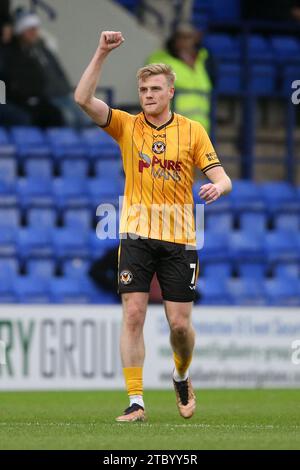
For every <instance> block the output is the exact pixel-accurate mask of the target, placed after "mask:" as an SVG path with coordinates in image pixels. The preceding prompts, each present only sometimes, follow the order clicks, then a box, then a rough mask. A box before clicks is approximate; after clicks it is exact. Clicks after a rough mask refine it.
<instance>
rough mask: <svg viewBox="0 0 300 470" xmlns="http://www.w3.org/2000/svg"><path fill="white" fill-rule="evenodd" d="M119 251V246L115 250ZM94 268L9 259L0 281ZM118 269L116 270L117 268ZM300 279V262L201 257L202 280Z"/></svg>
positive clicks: (76, 262) (86, 261)
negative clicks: (221, 260) (218, 260)
mask: <svg viewBox="0 0 300 470" xmlns="http://www.w3.org/2000/svg"><path fill="white" fill-rule="evenodd" d="M111 248H114V249H117V246H115V247H111ZM90 264H91V259H90V258H88V257H79V256H78V255H77V256H76V255H75V256H74V257H70V258H66V259H57V258H55V257H48V258H47V257H29V258H25V259H24V258H23V257H22V258H18V257H14V256H8V257H3V258H0V279H3V278H8V277H10V278H14V277H17V276H19V275H21V274H26V275H29V276H33V277H42V278H45V279H48V278H50V277H54V276H56V275H58V276H59V275H64V276H67V277H69V278H77V279H78V278H81V279H83V278H84V277H86V276H87V274H88V271H89V268H90ZM114 268H116V266H115V267H114ZM288 277H289V278H291V279H300V262H299V261H279V262H278V263H275V264H274V265H272V264H268V263H267V262H255V261H243V260H236V262H234V260H230V261H227V262H226V261H223V262H214V261H211V262H209V263H208V262H205V261H203V259H202V257H201V253H200V278H201V279H202V278H203V279H215V280H219V279H221V280H226V279H230V278H242V279H250V278H253V279H256V280H264V279H271V278H288Z"/></svg>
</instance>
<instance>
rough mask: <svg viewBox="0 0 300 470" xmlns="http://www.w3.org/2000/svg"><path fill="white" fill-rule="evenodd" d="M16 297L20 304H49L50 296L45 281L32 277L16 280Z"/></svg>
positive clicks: (19, 277)
mask: <svg viewBox="0 0 300 470" xmlns="http://www.w3.org/2000/svg"><path fill="white" fill-rule="evenodd" d="M14 291H15V295H16V297H17V299H18V301H19V302H20V303H26V304H47V303H49V302H50V294H49V290H48V286H47V282H46V281H45V279H41V278H40V277H31V276H18V277H17V278H16V279H15V280H14Z"/></svg>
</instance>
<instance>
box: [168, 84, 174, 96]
mask: <svg viewBox="0 0 300 470" xmlns="http://www.w3.org/2000/svg"><path fill="white" fill-rule="evenodd" d="M174 94H175V88H174V87H173V86H171V87H170V88H169V97H170V99H172V98H174Z"/></svg>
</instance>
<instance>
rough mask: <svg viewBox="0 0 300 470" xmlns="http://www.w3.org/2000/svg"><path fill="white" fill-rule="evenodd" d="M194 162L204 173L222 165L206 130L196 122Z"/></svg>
mask: <svg viewBox="0 0 300 470" xmlns="http://www.w3.org/2000/svg"><path fill="white" fill-rule="evenodd" d="M194 163H195V165H196V166H197V167H198V168H200V170H201V171H202V172H203V173H205V172H206V171H207V170H210V169H211V168H214V167H216V166H222V165H221V162H220V161H219V158H218V156H217V154H216V151H215V149H214V146H213V144H212V143H211V140H210V138H209V136H208V135H207V132H206V130H205V129H204V128H203V127H202V126H201V124H198V123H197V124H196V123H195V146H194Z"/></svg>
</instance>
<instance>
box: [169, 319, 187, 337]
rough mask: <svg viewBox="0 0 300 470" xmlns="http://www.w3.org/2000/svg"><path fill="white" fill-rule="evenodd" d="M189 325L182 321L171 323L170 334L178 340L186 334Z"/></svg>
mask: <svg viewBox="0 0 300 470" xmlns="http://www.w3.org/2000/svg"><path fill="white" fill-rule="evenodd" d="M188 330H189V323H188V322H184V321H182V320H178V321H175V322H173V323H171V331H172V334H173V335H175V336H177V337H178V338H183V337H185V336H186V335H187V334H188Z"/></svg>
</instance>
